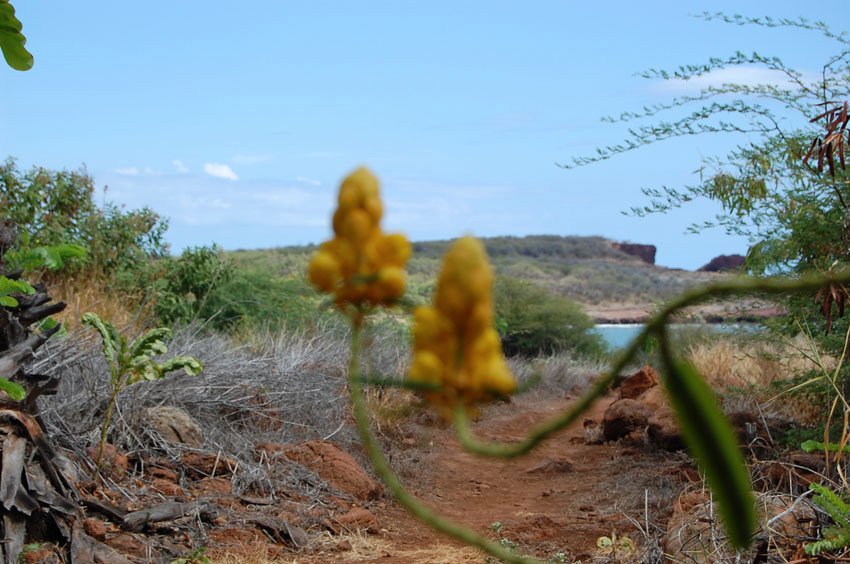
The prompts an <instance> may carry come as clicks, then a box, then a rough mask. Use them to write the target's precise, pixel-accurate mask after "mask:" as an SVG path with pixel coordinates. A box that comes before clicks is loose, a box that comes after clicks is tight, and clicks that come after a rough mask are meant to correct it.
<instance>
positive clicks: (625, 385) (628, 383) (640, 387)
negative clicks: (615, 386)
mask: <svg viewBox="0 0 850 564" xmlns="http://www.w3.org/2000/svg"><path fill="white" fill-rule="evenodd" d="M660 381H661V379H660V378H659V376H658V372H656V371H655V369H654V368H653V367H651V366H649V365H647V366H644V367H643V368H641V369H640V370H638V371H637V372H635V373H634V374H632V375H631V376H629V377H628V378H626V379H625V380H623V381H622V383H620V398H622V399H637V398H638V396H640V395H641V394H642V393H644V392H645V391H647V390H648V389H650V388H654V387H655V386H657V385H658V382H660Z"/></svg>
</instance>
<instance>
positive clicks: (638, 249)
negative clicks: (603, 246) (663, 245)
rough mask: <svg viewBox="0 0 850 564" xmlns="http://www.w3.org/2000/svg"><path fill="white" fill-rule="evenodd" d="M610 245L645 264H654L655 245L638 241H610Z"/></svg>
mask: <svg viewBox="0 0 850 564" xmlns="http://www.w3.org/2000/svg"><path fill="white" fill-rule="evenodd" d="M611 246H612V247H614V248H615V249H617V250H618V251H620V252H622V253H626V254H627V255H631V256H633V257H637V258H639V259H640V260H642V261H643V262H645V263H647V264H655V251H656V248H655V245H641V244H639V243H611Z"/></svg>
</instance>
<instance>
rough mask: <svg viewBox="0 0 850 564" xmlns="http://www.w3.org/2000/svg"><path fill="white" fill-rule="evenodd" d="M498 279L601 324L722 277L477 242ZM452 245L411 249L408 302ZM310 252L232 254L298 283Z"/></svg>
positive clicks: (606, 255) (621, 257) (595, 241)
mask: <svg viewBox="0 0 850 564" xmlns="http://www.w3.org/2000/svg"><path fill="white" fill-rule="evenodd" d="M482 241H483V242H484V244H485V246H486V247H487V253H488V254H489V256H490V259H491V261H492V263H493V266H494V268H495V270H496V272H497V273H498V274H501V275H506V276H512V277H514V278H519V279H523V280H528V281H531V282H533V283H534V284H537V285H539V286H541V287H544V288H546V289H548V290H550V291H552V292H553V293H556V294H559V295H562V296H565V297H568V298H570V299H573V300H575V301H577V302H578V303H580V304H581V305H582V306H583V307H584V309H585V311H587V312H588V314H590V315H591V316H592V317H594V318H595V319H596V320H597V321H600V322H613V323H617V322H628V321H638V320H640V319H643V318H645V317H646V315H647V314H648V313H649V312H651V311H652V310H653V308H654V307H655V306H656V305H657V304H658V303H660V302H664V301H666V300H669V299H671V298H672V297H674V296H676V295H678V294H679V293H681V292H683V291H685V290H686V289H688V288H690V287H693V286H694V285H698V284H704V283H708V282H711V281H712V280H717V279H719V278H721V277H723V276H728V275H723V274H717V273H712V272H689V271H685V270H679V269H670V268H665V267H662V266H657V265H654V264H648V263H646V262H644V261H643V260H641V259H640V258H638V257H636V256H633V255H630V254H627V253H625V252H623V251H621V250H618V249H617V248H615V247H614V242H612V241H610V240H608V239H605V238H602V237H577V236H571V237H561V236H556V235H533V236H527V237H509V236H508V237H489V238H482ZM450 242H451V241H425V242H416V243H414V244H413V249H414V252H413V258H412V259H411V260H410V263H409V265H408V272H409V274H410V290H409V292H410V297H411V298H412V299H413V300H414V301H426V300H428V299H429V296H430V294H431V292H432V290H433V284H434V280H435V277H436V274H437V271H438V269H439V264H440V259H441V257H442V255H443V253H444V252H445V250H446V249H447V248H448V245H449V244H450ZM315 249H316V247H315V245H308V246H300V247H281V248H276V249H267V250H252V251H234V252H232V253H229V254H230V255H231V256H232V257H233V258H234V260H235V261H236V262H237V263H238V264H240V265H241V266H243V267H246V268H252V269H262V270H271V271H273V272H275V273H276V274H278V275H280V276H301V275H302V273H303V272H304V270H305V268H306V264H307V261H308V259H309V257H310V255H311V254H312V253H313V252H314V251H315ZM754 307H756V308H757V307H758V304H753V303H749V304H743V305H742V304H734V305H730V304H727V305H724V306H719V305H713V306H711V307H706V308H702V309H701V311H700V313H701V314H702V316H703V317H709V318H714V317H718V316H719V317H738V316H739V315H740V310H741V309H745V310H748V311H749V310H752V309H753V308H754Z"/></svg>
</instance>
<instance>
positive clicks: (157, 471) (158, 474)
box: [145, 466, 177, 482]
mask: <svg viewBox="0 0 850 564" xmlns="http://www.w3.org/2000/svg"><path fill="white" fill-rule="evenodd" d="M145 474H147V475H148V478H151V479H153V478H160V479H162V480H168V481H169V482H177V472H175V471H174V470H169V469H168V468H160V467H159V466H150V467H147V468H145Z"/></svg>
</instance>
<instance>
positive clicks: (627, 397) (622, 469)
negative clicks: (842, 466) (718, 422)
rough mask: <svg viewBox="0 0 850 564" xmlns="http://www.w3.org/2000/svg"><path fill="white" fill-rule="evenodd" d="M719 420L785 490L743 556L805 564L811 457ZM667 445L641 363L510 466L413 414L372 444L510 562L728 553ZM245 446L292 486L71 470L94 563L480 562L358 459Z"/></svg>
mask: <svg viewBox="0 0 850 564" xmlns="http://www.w3.org/2000/svg"><path fill="white" fill-rule="evenodd" d="M571 400H572V398H570V397H552V396H551V395H550V396H549V397H540V396H534V395H531V396H525V397H523V398H521V399H518V400H515V401H514V402H513V403H510V404H501V405H497V406H493V407H491V408H488V409H487V410H485V412H484V413H483V415H482V417H481V418H480V420H479V421H477V422H476V423H475V425H474V430H475V432H476V433H477V435H478V436H479V438H482V439H489V440H499V441H513V440H519V439H520V438H521V437H523V436H524V435H525V433H527V431H528V429H529V428H531V427H533V426H534V425H535V424H536V423H538V422H541V421H543V420H545V419H547V418H549V417H551V416H553V415H554V414H556V413H557V412H558V411H559V410H562V409H564V408H565V407H566V406H567V405H568V404H569V402H570V401H571ZM733 419H734V420H735V422H736V426H737V427H738V429H739V433H740V434H741V437H742V443H745V444H748V445H750V453H751V461H752V462H753V471H754V475H755V476H757V477H758V479H757V484H758V485H760V486H764V487H766V488H770V489H771V490H773V491H776V490H780V491H784V492H786V493H785V494H784V495H781V494H770V495H763V496H761V497H760V506H761V507H762V515H763V517H762V523H763V527H762V529H761V530H760V531H759V534H758V536H757V538H756V542H755V544H754V548H753V550H752V551H751V552H750V553H747V554H745V555H742V556H743V559H742V560H741V561H762V562H788V561H792V560H793V561H795V562H805V561H806V560H805V559H803V558H804V555H803V554H802V545H803V542H804V541H805V540H806V539H808V538H811V536H810V535H811V534H812V528H813V527H814V526H815V525H816V524H817V523H816V515H815V513H814V511H813V510H812V507H811V506H810V505H809V504H808V503H807V500H805V499H802V498H800V497H799V494H800V492H801V491H804V490H805V484H806V483H807V480H811V479H813V477H815V476H817V472H818V471H820V470H822V458H821V460H820V461H819V460H818V458H817V457H810V458H808V459H807V458H805V456H802V455H801V454H794V455H789V457H786V458H785V459H782V460H770V459H769V458H767V457H766V456H765V455H764V453H763V451H762V450H761V449H759V448H757V446H758V445H759V444H760V441H763V440H764V437H765V436H766V433H765V432H764V429H762V428H761V427H759V423H758V421H757V420H756V419H755V418H754V417H752V416H749V415H746V414H743V415H735V416H734V417H733ZM677 440H678V438H677V433H676V429H675V422H674V421H673V420H672V416H671V414H670V412H669V408H667V407H666V403H665V402H664V398H663V394H662V393H661V390H660V388H659V387H658V385H657V375H656V374H655V373H654V371H652V370H651V369H646V370H642V371H640V372H638V373H637V374H636V375H634V376H632V377H631V378H628V379H626V380H625V381H624V382H623V383H622V385H621V386H620V387H619V389H617V390H615V391H613V392H612V393H611V394H610V395H609V396H607V397H606V398H604V399H603V400H600V401H599V402H597V403H596V405H595V406H594V407H593V408H592V410H591V411H590V412H589V413H587V414H586V418H585V419H584V420H583V421H582V422H580V423H579V424H578V425H576V426H574V427H572V428H569V429H566V430H564V431H562V432H560V433H559V434H558V435H556V436H554V437H552V438H551V439H550V440H548V441H546V442H545V443H543V444H542V445H541V446H539V447H538V448H536V449H535V450H534V451H532V452H531V453H530V454H529V455H528V456H526V457H523V458H519V459H515V460H510V461H502V460H490V459H482V458H479V457H476V456H473V455H470V454H468V453H466V452H464V451H463V450H462V449H461V448H460V447H459V445H458V443H457V442H456V440H455V438H454V435H453V432H452V429H451V428H450V427H446V426H444V425H441V424H440V423H439V422H438V421H436V420H435V419H434V418H433V417H431V416H429V415H427V414H426V413H422V412H420V413H418V414H417V415H414V416H413V417H412V418H411V419H410V420H409V421H407V422H406V423H405V424H404V425H403V426H401V427H400V428H399V429H397V430H396V431H394V432H393V433H392V435H391V436H389V437H385V443H386V444H387V445H388V446H389V455H390V458H391V460H392V461H393V463H394V466H396V467H397V468H398V469H399V471H400V473H401V476H402V478H403V481H404V482H405V483H406V484H407V486H408V487H409V489H410V490H411V491H412V492H413V493H414V494H415V495H416V496H417V497H418V498H419V499H421V500H422V501H423V502H424V503H426V504H427V505H429V506H431V507H432V508H434V509H436V510H438V511H440V512H442V513H444V514H446V515H448V516H449V517H451V518H453V519H456V520H457V521H459V522H462V523H464V524H466V525H468V526H470V527H472V528H473V529H475V530H477V531H479V532H481V533H483V534H486V535H488V536H490V537H491V538H493V539H496V540H499V541H500V542H501V543H502V544H504V545H506V546H510V547H512V548H514V549H515V550H516V551H517V552H519V553H523V554H530V555H535V556H537V557H539V558H541V559H543V560H548V561H550V562H576V561H582V562H659V561H661V559H662V554H663V553H667V554H670V555H671V556H670V558H671V560H672V561H694V562H709V561H711V562H725V561H731V560H734V558H735V557H734V555H732V554H731V552H729V551H728V547H726V546H725V545H724V543H723V541H722V531H720V530H719V529H718V528H717V526H716V519H715V516H714V514H713V512H712V510H711V509H712V508H711V503H710V499H709V497H708V496H707V494H706V492H705V489H704V487H703V483H702V481H701V479H700V475H699V473H698V471H697V469H696V467H695V466H694V464H693V463H692V462H691V461H690V460H689V458H688V457H687V456H686V455H685V453H684V452H682V451H681V450H677V449H678V448H679V447H680V446H681V444H680V442H677ZM254 452H255V457H256V460H257V461H258V463H260V464H261V465H264V466H265V467H266V468H267V469H269V470H271V472H272V474H273V473H274V472H278V473H280V474H285V475H286V480H282V481H288V482H289V483H292V484H297V487H293V488H292V489H291V490H289V491H281V490H280V489H278V490H276V491H270V490H268V489H265V488H264V486H263V483H262V482H261V481H260V482H256V483H252V485H251V487H250V488H247V489H246V488H244V487H240V488H234V486H235V485H236V484H237V482H239V481H240V480H242V481H244V480H245V476H244V475H243V472H242V471H240V468H239V464H238V462H236V461H235V460H232V459H229V458H228V457H226V456H222V455H221V453H215V452H205V451H203V450H200V449H186V450H185V451H184V453H183V455H182V457H181V458H180V459H176V460H175V459H161V458H160V459H157V458H151V457H146V456H145V455H144V454H141V453H119V452H115V451H111V452H110V453H109V456H108V460H109V464H108V466H107V469H106V471H105V472H104V476H105V480H103V481H100V480H91V479H88V478H86V477H85V476H84V475H80V476H77V478H78V486H79V489H80V491H81V495H82V497H83V500H84V503H85V506H86V519H85V522H84V529H85V532H86V533H88V535H90V536H91V537H92V538H94V539H96V541H99V542H100V543H103V544H102V545H101V546H102V549H100V550H98V551H95V555H99V556H98V558H99V561H106V562H128V561H129V562H170V561H172V560H174V559H177V558H190V557H191V556H193V555H194V556H197V555H198V554H199V552H197V551H196V549H197V548H198V547H204V551H205V554H206V556H207V557H209V558H211V559H212V561H214V562H216V561H218V562H256V563H260V562H301V563H319V562H345V561H358V562H402V563H403V562H423V563H424V562H447V563H448V562H485V561H487V559H486V558H485V556H483V555H482V554H481V553H479V552H478V551H477V550H473V549H470V548H468V547H463V546H461V545H460V544H459V543H457V542H454V541H452V540H449V539H446V538H444V537H442V536H440V535H438V534H437V533H435V532H433V531H431V530H430V529H428V528H426V527H425V526H423V525H422V524H420V523H419V522H417V521H416V520H414V519H413V518H412V517H410V516H409V515H408V514H407V513H405V511H404V510H403V509H401V508H399V507H398V506H397V505H396V504H395V503H394V502H393V501H392V499H389V498H388V497H387V496H386V494H385V493H384V491H383V489H382V487H381V486H380V484H379V483H378V482H376V481H375V480H374V479H373V478H372V477H371V475H370V474H369V472H368V471H367V470H365V469H364V465H362V464H361V463H360V462H358V460H359V457H358V456H357V453H354V456H352V455H351V454H349V453H347V452H345V451H343V450H342V449H340V448H339V447H338V446H336V445H335V444H334V443H333V442H332V441H307V442H302V443H297V444H277V443H271V442H263V443H258V444H256V445H254ZM795 456H796V458H794V457H795ZM77 462H78V463H79V462H80V461H77ZM818 464H820V468H818ZM243 485H244V483H243ZM237 490H239V491H242V493H241V494H239V495H236V494H234V491H237ZM51 560H52V561H54V562H58V561H59V560H58V557H57V556H56V554H55V553H54V547H52V546H51V545H50V544H43V545H37V546H33V547H30V548H28V550H27V552H26V553H25V561H27V562H42V561H51ZM96 560H97V559H96ZM184 562H192V560H186V561H184Z"/></svg>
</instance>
